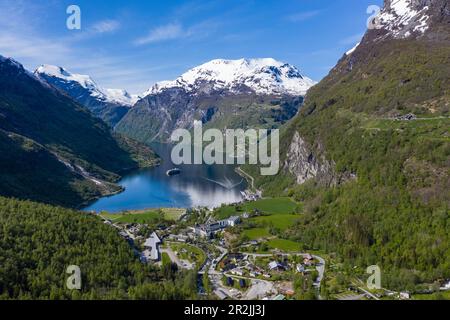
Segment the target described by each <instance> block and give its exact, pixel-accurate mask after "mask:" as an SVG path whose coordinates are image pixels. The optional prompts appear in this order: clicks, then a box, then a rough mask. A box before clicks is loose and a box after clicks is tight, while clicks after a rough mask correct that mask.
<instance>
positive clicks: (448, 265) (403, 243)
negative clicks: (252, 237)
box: [249, 0, 450, 290]
mask: <svg viewBox="0 0 450 320" xmlns="http://www.w3.org/2000/svg"><path fill="white" fill-rule="evenodd" d="M425 17H426V18H425ZM379 21H381V23H380V24H379V26H380V27H379V28H378V29H373V30H368V31H367V33H366V35H365V36H364V38H363V40H362V42H361V44H360V45H359V46H357V48H355V50H353V51H350V52H348V53H347V54H345V55H344V56H343V57H342V59H341V60H340V61H339V62H338V64H337V66H336V67H335V68H334V69H333V70H332V71H331V72H330V74H329V75H328V76H327V77H326V78H325V79H324V80H323V81H322V82H320V83H319V84H318V85H317V86H315V87H314V88H312V89H311V90H310V91H309V92H308V95H307V98H306V102H305V106H304V108H302V110H301V112H300V113H299V115H298V116H297V117H296V118H295V119H294V120H293V121H292V122H291V123H289V125H288V126H286V128H285V129H284V135H283V138H282V148H281V149H282V151H283V152H282V155H281V156H282V158H283V163H284V169H283V170H282V173H280V174H279V175H278V176H277V177H257V181H258V183H259V185H260V186H261V187H263V188H264V189H265V190H266V192H267V193H269V194H270V193H276V194H277V193H280V192H281V193H289V194H290V195H293V196H294V197H295V198H296V199H297V200H300V201H304V202H305V211H306V212H305V217H304V219H303V220H302V221H301V222H300V223H299V224H298V225H297V226H296V227H295V228H293V229H292V230H291V232H290V233H289V236H290V238H292V239H295V240H300V241H302V242H304V243H306V244H308V245H309V246H310V247H311V248H321V249H325V250H327V251H335V252H337V253H338V254H339V256H340V257H341V258H343V259H344V261H346V262H347V263H349V264H350V263H352V264H353V263H355V264H358V265H360V266H362V267H367V266H368V265H372V264H378V265H379V266H380V267H381V268H382V270H383V285H385V286H388V287H391V288H395V289H403V290H404V289H405V288H414V286H415V285H416V284H417V283H419V282H421V281H433V280H436V279H442V278H448V277H450V271H449V270H450V259H449V257H450V245H449V244H450V238H449V233H448V230H449V228H450V212H449V207H450V194H449V193H448V190H450V179H449V177H450V131H449V128H450V119H449V115H450V7H449V3H448V1H444V0H423V1H421V0H418V1H415V0H393V1H386V3H385V8H384V9H383V11H382V13H381V16H380V17H379ZM249 170H252V171H253V172H254V173H255V175H256V174H257V171H256V170H254V169H252V168H249ZM411 290H413V289H411Z"/></svg>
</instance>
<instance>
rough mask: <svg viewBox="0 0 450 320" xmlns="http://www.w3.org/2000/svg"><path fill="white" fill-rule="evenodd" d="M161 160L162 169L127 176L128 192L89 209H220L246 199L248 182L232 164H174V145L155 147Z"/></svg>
mask: <svg viewBox="0 0 450 320" xmlns="http://www.w3.org/2000/svg"><path fill="white" fill-rule="evenodd" d="M152 148H153V150H155V152H156V153H157V154H158V155H159V156H160V157H161V159H162V164H161V165H160V166H159V167H155V168H151V169H145V170H139V171H135V172H132V173H130V174H128V175H126V176H125V177H124V178H123V179H122V180H121V181H120V185H121V186H123V187H124V188H125V191H124V192H122V193H120V194H117V195H113V196H111V197H105V198H102V199H99V200H98V201H96V202H94V203H93V204H91V205H90V206H88V207H87V208H85V210H87V211H96V212H100V211H103V210H104V211H108V212H120V211H123V210H142V209H148V208H191V207H197V206H205V207H210V208H212V207H218V206H220V205H221V204H223V203H227V204H229V203H235V202H239V201H241V200H242V195H241V191H243V190H245V188H246V187H247V184H246V181H245V180H244V179H243V178H242V177H241V176H239V175H238V174H237V173H236V172H235V171H234V170H235V166H231V165H210V166H209V165H204V164H203V165H181V166H175V165H174V164H173V163H172V161H171V157H170V154H171V150H172V146H171V145H167V144H154V145H152ZM175 167H177V168H180V169H181V170H182V172H181V174H179V175H175V176H172V177H169V176H167V174H166V172H167V170H170V169H173V168H175Z"/></svg>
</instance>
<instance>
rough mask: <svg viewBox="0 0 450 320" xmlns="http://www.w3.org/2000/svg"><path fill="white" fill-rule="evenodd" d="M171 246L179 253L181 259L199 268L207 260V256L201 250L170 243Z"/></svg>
mask: <svg viewBox="0 0 450 320" xmlns="http://www.w3.org/2000/svg"><path fill="white" fill-rule="evenodd" d="M169 246H170V247H171V249H172V250H173V251H175V252H177V253H178V257H179V258H180V259H183V260H187V261H189V262H192V263H195V264H196V265H197V266H200V265H201V264H203V262H205V260H206V255H205V253H204V252H203V250H202V249H200V248H197V247H194V246H191V245H189V244H185V243H170V244H169Z"/></svg>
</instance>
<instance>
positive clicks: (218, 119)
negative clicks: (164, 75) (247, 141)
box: [116, 59, 314, 142]
mask: <svg viewBox="0 0 450 320" xmlns="http://www.w3.org/2000/svg"><path fill="white" fill-rule="evenodd" d="M312 85H314V82H313V81H312V80H311V79H308V78H306V77H304V76H302V75H301V74H300V72H299V71H298V69H297V68H295V67H293V66H291V65H289V64H284V63H281V62H278V61H276V60H273V59H254V60H246V59H241V60H213V61H210V62H208V63H205V64H203V65H201V66H199V67H196V68H194V69H191V70H189V71H188V72H186V73H185V74H183V75H182V76H180V77H179V78H177V79H176V80H174V81H164V82H161V83H157V84H155V85H154V86H153V87H152V88H151V89H149V90H148V91H147V92H146V93H145V97H144V98H143V99H141V100H140V101H139V102H138V103H137V104H136V105H135V107H134V108H133V109H132V110H130V112H128V114H127V115H126V116H125V117H124V118H123V119H122V120H121V121H120V122H119V124H118V125H117V127H116V129H117V131H118V132H121V133H123V134H126V135H128V136H130V137H132V138H135V139H138V140H139V141H143V142H151V141H155V140H157V141H167V140H168V139H169V137H170V134H171V133H172V131H173V130H174V129H177V128H188V129H189V128H191V127H192V126H193V123H194V120H201V121H203V123H205V124H206V126H209V127H215V128H220V129H223V128H247V127H250V126H251V127H255V126H256V127H266V128H274V127H277V126H279V125H280V124H281V123H284V122H286V121H287V120H288V119H290V118H292V117H293V116H294V115H295V114H296V113H297V111H298V109H299V106H300V105H301V103H302V102H303V95H304V94H305V92H306V90H307V89H309V88H310V87H311V86H312ZM155 119H156V121H152V120H155Z"/></svg>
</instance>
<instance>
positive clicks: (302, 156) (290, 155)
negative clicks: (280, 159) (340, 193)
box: [284, 131, 356, 186]
mask: <svg viewBox="0 0 450 320" xmlns="http://www.w3.org/2000/svg"><path fill="white" fill-rule="evenodd" d="M313 150H314V151H313ZM284 169H285V170H287V171H289V172H290V173H291V174H292V175H294V176H295V178H296V181H297V184H303V183H305V182H306V181H308V180H310V179H316V181H317V182H318V183H319V184H321V185H323V186H334V185H337V184H339V183H342V182H344V181H346V180H349V179H354V178H356V176H355V175H354V174H350V173H346V174H338V173H337V172H336V170H335V163H334V162H333V161H328V160H327V159H326V158H325V156H324V155H323V146H322V145H321V144H319V145H318V147H317V148H315V149H313V148H312V147H311V146H310V145H309V144H308V143H307V142H306V141H305V140H304V139H303V138H302V137H301V136H300V133H299V132H297V131H296V132H295V134H294V137H293V138H292V142H291V144H290V146H289V150H288V152H287V157H286V160H285V162H284Z"/></svg>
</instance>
